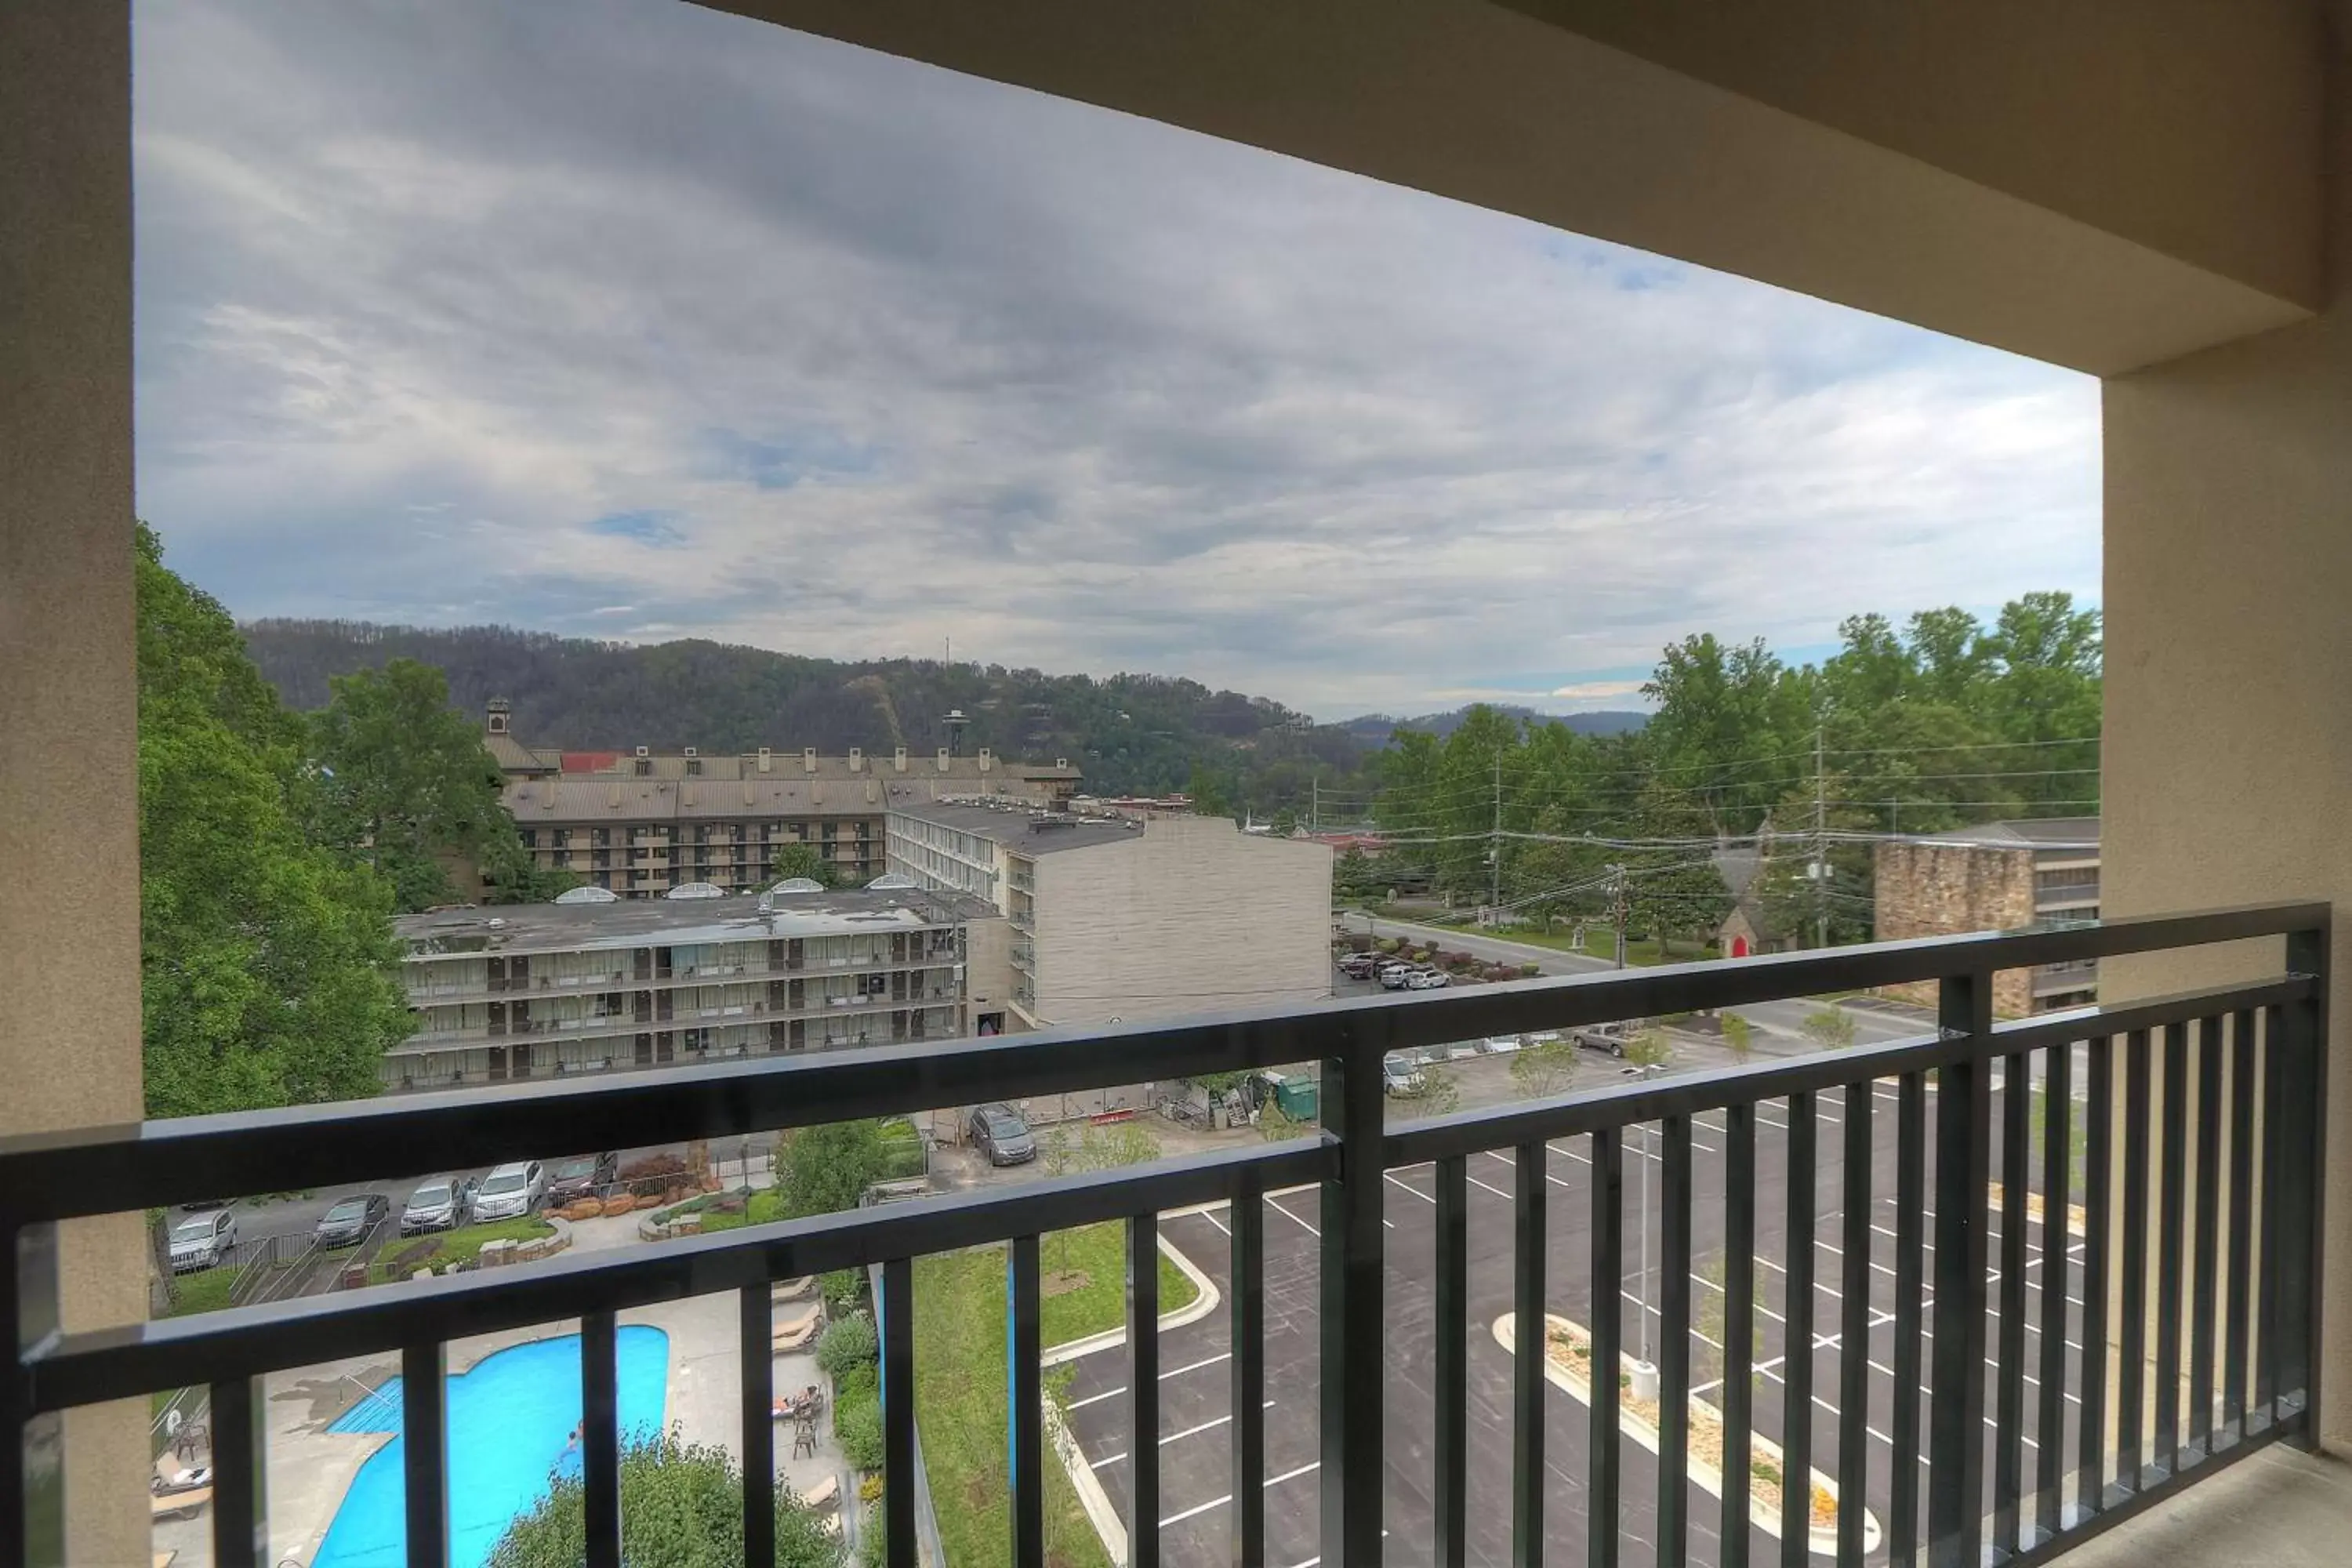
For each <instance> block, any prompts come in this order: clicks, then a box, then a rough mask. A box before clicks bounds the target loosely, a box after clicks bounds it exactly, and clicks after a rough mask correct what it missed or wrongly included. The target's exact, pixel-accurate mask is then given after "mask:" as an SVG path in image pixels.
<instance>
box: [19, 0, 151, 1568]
mask: <svg viewBox="0 0 2352 1568" xmlns="http://www.w3.org/2000/svg"><path fill="white" fill-rule="evenodd" d="M0 147H5V149H7V152H6V155H5V157H0V736H5V737H6V741H5V744H0V866H5V867H6V868H7V870H6V874H5V876H0V995H5V996H6V997H7V999H8V1025H7V1027H6V1028H5V1030H0V1084H5V1092H0V1132H21V1131H34V1130H37V1129H46V1128H55V1127H73V1126H79V1125H82V1124H85V1123H89V1122H99V1121H122V1120H126V1119H135V1118H136V1117H137V1116H138V1115H139V1112H140V1104H141V1100H140V1041H139V829H138V814H137V809H136V800H135V791H134V789H133V781H134V780H135V778H136V777H137V762H138V747H137V727H138V716H137V702H136V697H135V692H134V682H133V663H132V659H133V642H132V626H131V18H130V7H129V5H126V4H121V3H120V0H117V3H114V4H108V3H106V0H24V3H22V4H16V5H5V6H0ZM141 1237H142V1230H141V1223H140V1220H139V1219H138V1217H137V1216H135V1215H128V1216H120V1217H118V1218H115V1219H109V1220H101V1221H93V1222H89V1223H86V1224H82V1225H78V1226H68V1228H67V1230H66V1233H65V1235H64V1237H62V1246H61V1255H62V1256H61V1272H62V1285H63V1293H64V1306H65V1313H66V1322H67V1325H68V1327H75V1328H86V1327H94V1326H98V1325H100V1324H103V1323H108V1322H115V1321H130V1320H132V1319H136V1318H140V1317H143V1316H144V1315H145V1313H146V1309H147V1265H146V1258H145V1249H144V1247H143V1245H142V1239H141ZM146 1433H147V1421H146V1411H145V1408H144V1405H143V1404H138V1403H134V1404H130V1405H115V1406H109V1407H104V1408H100V1409H94V1410H86V1411H77V1412H74V1413H73V1414H72V1415H71V1416H70V1417H69V1419H68V1422H67V1426H66V1448H65V1458H66V1476H67V1481H66V1521H67V1550H66V1555H67V1560H68V1562H71V1563H145V1562H146V1561H147V1559H148V1552H147V1537H148V1529H149V1527H148V1521H147V1511H146V1508H145V1506H144V1501H143V1500H144V1498H145V1496H146V1491H147V1487H146V1471H147V1466H148V1454H147V1448H146ZM10 1440H11V1441H13V1440H14V1435H13V1434H11V1435H10ZM5 1523H6V1526H7V1527H11V1528H13V1527H14V1526H15V1524H16V1521H13V1520H12V1521H5Z"/></svg>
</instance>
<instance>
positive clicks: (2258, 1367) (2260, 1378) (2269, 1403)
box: [2254, 1005, 2287, 1426]
mask: <svg viewBox="0 0 2352 1568" xmlns="http://www.w3.org/2000/svg"><path fill="white" fill-rule="evenodd" d="M2285 1040H2286V1009H2285V1008H2284V1007H2283V1006H2279V1005H2272V1006H2269V1007H2266V1008H2264V1009H2263V1087H2262V1096H2263V1125H2262V1131H2260V1132H2259V1133H2257V1134H2256V1138H2257V1141H2258V1142H2257V1147H2258V1149H2259V1150H2260V1155H2259V1158H2260V1159H2261V1161H2262V1171H2263V1173H2262V1175H2261V1176H2260V1177H2259V1178H2258V1179H2257V1181H2256V1187H2257V1190H2258V1191H2259V1193H2260V1194H2261V1201H2262V1213H2261V1216H2260V1217H2259V1218H2258V1219H2256V1221H2255V1222H2254V1223H2255V1226H2256V1231H2255V1234H2256V1236H2257V1237H2258V1238H2259V1244H2260V1247H2261V1251H2262V1256H2261V1257H2260V1258H2257V1259H2256V1260H2255V1264H2254V1279H2255V1292H2254V1405H2255V1407H2256V1408H2257V1409H2259V1410H2260V1411H2261V1412H2262V1415H2263V1423H2264V1424H2265V1425H2266V1426H2276V1425H2277V1424H2278V1421H2279V1417H2280V1414H2281V1412H2280V1410H2279V1404H2278V1396H2279V1394H2280V1392H2281V1386H2282V1385H2281V1384H2280V1383H2279V1270H2280V1264H2279V1255H2280V1252H2281V1250H2282V1249H2283V1247H2284V1246H2285V1245H2286V1240H2285V1234H2284V1231H2283V1229H2282V1228H2281V1226H2280V1223H2279V1220H2280V1215H2281V1214H2282V1213H2283V1212H2284V1209H2285V1206H2286V1204H2285V1198H2284V1194H2283V1192H2282V1189H2283V1188H2284V1185H2285V1184H2286V1145H2285V1144H2284V1142H2282V1141H2281V1140H2280V1137H2279V1128H2280V1125H2281V1123H2283V1122H2284V1121H2285V1119H2286V1092H2287V1090H2286V1051H2285V1047H2284V1042H2285Z"/></svg>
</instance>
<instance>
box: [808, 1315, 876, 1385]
mask: <svg viewBox="0 0 2352 1568" xmlns="http://www.w3.org/2000/svg"><path fill="white" fill-rule="evenodd" d="M880 1354H881V1347H880V1344H879V1342H877V1340H876V1338H875V1335H874V1322H873V1320H872V1319H870V1318H868V1317H866V1314H865V1313H863V1312H860V1313H858V1314H856V1316H854V1317H848V1318H839V1319H835V1321H833V1322H832V1323H830V1324H828V1325H826V1327H825V1331H824V1333H822V1334H820V1335H819V1336H817V1342H816V1364H817V1365H818V1367H819V1368H821V1369H822V1370H823V1371H824V1373H825V1374H826V1375H827V1376H829V1377H834V1378H839V1377H840V1376H842V1374H843V1373H846V1372H848V1371H849V1369H850V1368H851V1367H854V1366H863V1365H866V1363H870V1362H872V1361H873V1360H874V1359H875V1358H876V1357H877V1356H878V1355H880Z"/></svg>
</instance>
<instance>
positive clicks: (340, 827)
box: [305, 658, 553, 910]
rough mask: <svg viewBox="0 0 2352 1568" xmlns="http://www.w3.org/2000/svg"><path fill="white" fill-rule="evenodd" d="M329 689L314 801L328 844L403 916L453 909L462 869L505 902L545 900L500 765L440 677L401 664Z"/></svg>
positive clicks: (315, 720) (313, 744)
mask: <svg viewBox="0 0 2352 1568" xmlns="http://www.w3.org/2000/svg"><path fill="white" fill-rule="evenodd" d="M328 687H329V689H330V690H331V692H332V693H333V695H332V696H331V698H330V699H329V700H328V702H327V706H326V707H325V708H323V709H321V710H320V711H318V712H317V713H315V714H313V715H311V718H310V759H311V764H312V765H311V767H310V770H309V771H308V773H307V775H306V777H307V780H308V788H307V790H306V792H305V794H306V795H307V798H308V801H309V805H310V816H311V831H312V835H313V837H316V838H317V839H318V841H319V842H320V843H321V844H324V845H326V846H327V847H330V848H331V849H332V850H333V851H334V852H335V853H336V854H337V855H339V856H341V858H343V859H345V860H348V861H352V862H354V863H356V864H359V865H363V866H367V867H369V868H372V869H373V870H374V871H375V872H376V873H377V875H379V876H380V877H382V878H383V879H384V880H385V881H386V882H388V883H390V884H391V885H392V889H393V897H394V900H395V902H396V904H397V907H399V908H400V909H402V910H422V909H429V908H431V907H432V906H433V905H435V904H442V903H447V902H449V901H450V900H453V899H454V898H455V897H456V896H457V887H456V884H455V883H454V882H453V881H452V880H451V879H450V874H449V871H450V866H451V864H452V863H453V862H470V863H471V864H472V865H473V866H474V867H475V868H477V869H478V870H480V871H482V872H483V873H484V876H485V878H486V879H488V878H489V877H491V876H496V877H497V878H499V879H500V880H499V882H498V883H497V884H496V885H495V886H496V891H497V892H498V893H499V895H501V897H502V898H503V899H504V900H508V901H514V900H526V899H530V898H533V897H536V896H537V895H539V894H540V893H541V890H542V889H541V888H539V887H538V886H537V885H536V884H535V880H534V876H533V871H532V868H531V861H530V857H529V856H528V855H527V854H525V853H524V851H523V849H522V844H521V840H520V836H519V834H518V831H517V829H516V826H515V821H514V817H513V816H511V815H510V814H509V812H508V811H507V808H506V806H505V805H503V804H502V803H501V801H500V799H499V769H498V764H497V763H496V762H495V761H493V760H492V758H491V756H490V754H489V752H488V751H487V750H485V749H484V747H483V745H482V737H481V731H478V729H476V728H475V726H474V724H473V722H472V721H470V720H468V719H467V718H466V717H465V716H464V715H462V714H460V713H458V712H457V710H455V709H453V708H451V707H450V706H449V683H448V681H447V679H446V678H445V677H444V676H443V675H442V673H441V672H440V671H439V670H437V669H436V668H433V667H432V666H431V665H426V664H419V663H418V662H416V661H415V659H408V658H395V659H394V660H393V661H392V662H391V663H389V664H387V665H385V666H384V667H383V668H382V669H368V670H362V671H360V672H359V673H358V674H356V675H341V676H337V677H335V678H334V679H331V681H329V682H328ZM547 896H549V897H552V896H553V894H552V893H549V894H547Z"/></svg>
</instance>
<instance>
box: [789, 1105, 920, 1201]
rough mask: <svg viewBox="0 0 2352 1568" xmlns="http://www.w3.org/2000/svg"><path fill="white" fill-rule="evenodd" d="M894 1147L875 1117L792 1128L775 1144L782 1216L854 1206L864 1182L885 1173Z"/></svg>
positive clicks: (862, 1192)
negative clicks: (797, 1128) (867, 1119)
mask: <svg viewBox="0 0 2352 1568" xmlns="http://www.w3.org/2000/svg"><path fill="white" fill-rule="evenodd" d="M895 1147H896V1145H895V1144H894V1142H893V1141H892V1137H891V1134H890V1133H889V1132H888V1131H887V1130H886V1126H885V1123H884V1122H882V1121H831V1122H826V1123H824V1125H822V1126H817V1127H803V1128H800V1129H799V1130H797V1131H794V1132H793V1133H792V1134H791V1135H790V1136H788V1137H786V1138H785V1139H784V1141H783V1142H782V1143H780V1144H779V1145H778V1146H777V1148H776V1156H775V1169H776V1192H777V1196H778V1201H779V1202H780V1203H781V1204H782V1207H783V1214H782V1217H784V1218H786V1219H800V1218H803V1217H804V1216H806V1215H819V1214H838V1213H840V1212H842V1211H843V1210H845V1209H854V1208H856V1206H857V1200H858V1199H859V1198H861V1197H863V1196H864V1195H865V1194H866V1188H868V1187H870V1186H872V1185H873V1184H875V1183H877V1182H878V1181H882V1180H884V1179H886V1178H887V1176H888V1174H889V1172H890V1168H891V1161H892V1158H893V1151H894V1148H895Z"/></svg>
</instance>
